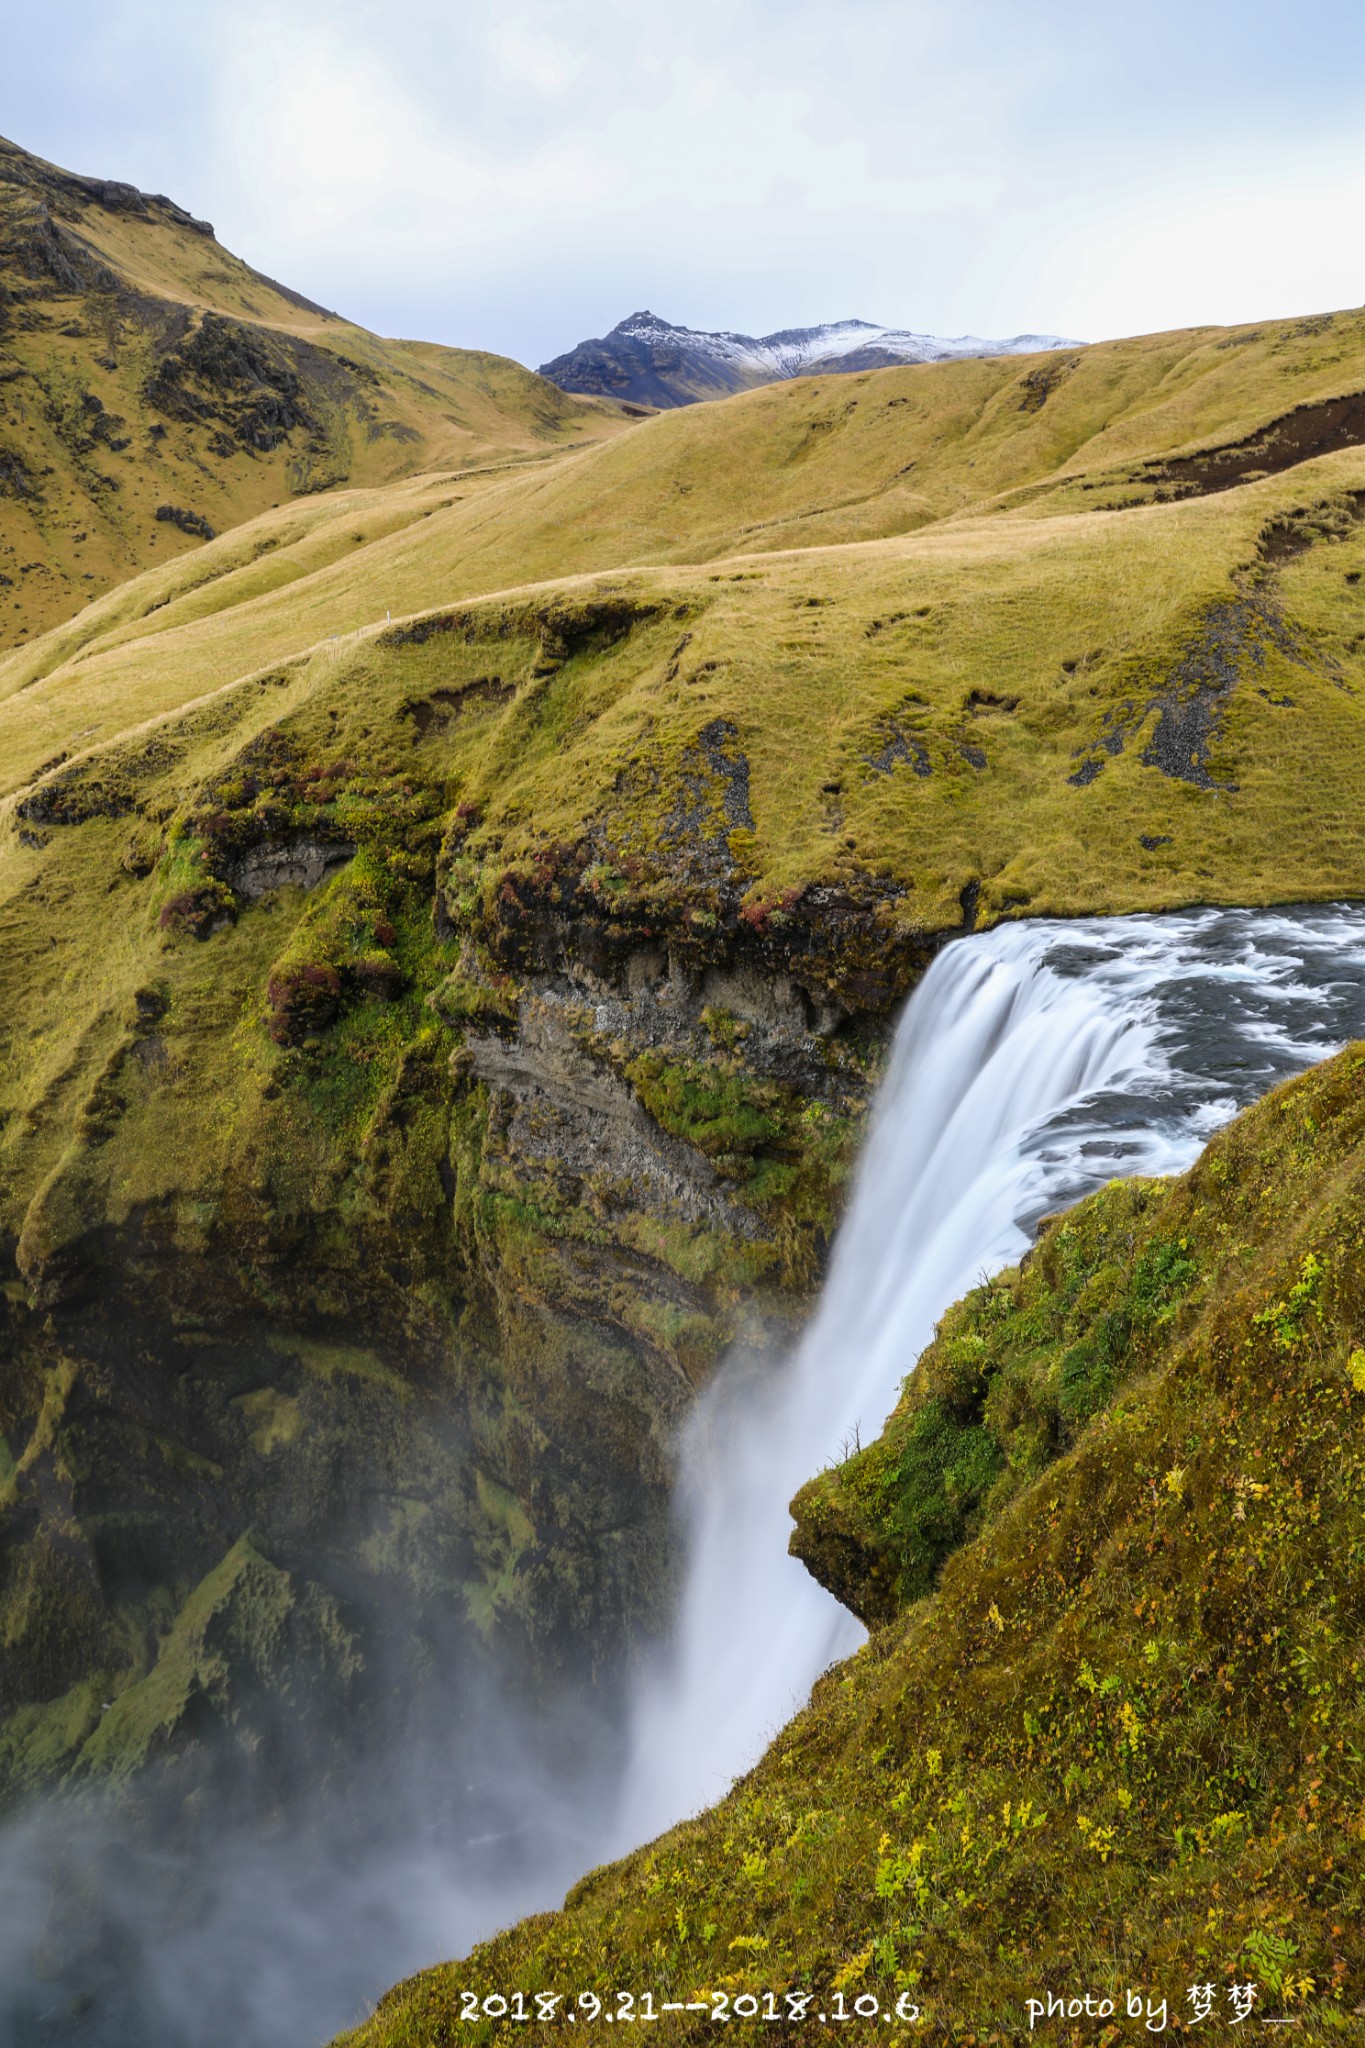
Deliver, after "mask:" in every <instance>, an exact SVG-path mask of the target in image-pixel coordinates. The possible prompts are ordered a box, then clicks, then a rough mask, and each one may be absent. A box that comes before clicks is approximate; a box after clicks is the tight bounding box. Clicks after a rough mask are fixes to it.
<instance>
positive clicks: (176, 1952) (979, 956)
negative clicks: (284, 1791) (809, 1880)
mask: <svg viewBox="0 0 1365 2048" xmlns="http://www.w3.org/2000/svg"><path fill="white" fill-rule="evenodd" d="M1358 1036H1365V909H1361V910H1357V909H1354V908H1335V907H1328V908H1314V909H1305V910H1297V909H1293V910H1282V911H1272V912H1264V911H1257V912H1250V911H1200V912H1190V913H1180V914H1171V915H1162V916H1139V917H1127V918H1114V919H1087V920H1076V921H1071V922H1067V923H1043V922H1019V923H1014V924H1010V925H1007V926H1003V927H1000V928H998V929H996V930H994V931H991V932H987V933H981V934H977V935H973V936H971V937H968V938H965V939H962V940H958V941H955V942H954V943H953V944H951V945H950V946H948V947H947V948H945V950H944V951H943V952H942V953H941V954H940V955H939V956H938V958H937V959H936V961H935V962H934V964H933V966H932V967H931V969H930V970H929V972H928V973H927V975H926V976H925V978H924V980H923V982H922V983H921V985H920V987H919V988H918V990H917V991H916V993H915V995H914V997H913V998H912V1000H911V1002H910V1003H909V1004H908V1005H907V1008H906V1011H905V1014H904V1016H903V1018H902V1019H901V1022H900V1024H899V1027H898V1029H897V1032H896V1035H895V1040H894V1043H893V1046H892V1049H891V1057H890V1061H889V1065H888V1070H887V1074H886V1078H885V1081H884V1083H883V1085H882V1088H881V1090H880V1093H879V1096H878V1100H877V1104H876V1107H875V1111H874V1115H873V1118H872V1123H871V1127H870V1130H869V1134H868V1140H867V1144H866V1147H865V1150H864V1156H863V1159H862V1162H861V1165H860V1167H859V1170H858V1174H857V1176H856V1179H855V1183H854V1187H853V1190H852V1194H851V1199H850V1203H849V1207H848V1212H847V1215H846V1218H845V1221H844V1224H843V1226H842V1228H841V1230H840V1232H839V1235H838V1239H837V1241H836V1244H835V1248H834V1253H833V1256H832V1260H831V1266H830V1272H829V1276H828V1280H827V1284H826V1286H825V1289H824V1292H823V1294H822V1297H821V1300H820V1303H819V1305H818V1308H817V1311H816V1313H815V1315H814V1317H813V1318H812V1321H811V1323H810V1326H809V1328H808V1330H807V1332H806V1334H805V1336H804V1338H803V1339H802V1340H801V1342H800V1344H799V1345H798V1346H797V1347H796V1348H795V1350H794V1351H793V1352H792V1354H791V1355H790V1356H788V1357H786V1358H784V1359H782V1360H780V1361H778V1362H777V1363H774V1362H773V1360H772V1358H771V1356H770V1355H769V1356H766V1357H758V1356H750V1355H736V1356H735V1357H733V1358H731V1359H729V1360H727V1361H726V1362H725V1364H724V1365H723V1367H722V1368H721V1370H720V1372H719V1373H718V1374H717V1376H716V1379H715V1381H714V1383H713V1385H712V1387H711V1389H710V1391H709V1392H708V1394H707V1395H706V1396H705V1397H704V1399H703V1400H702V1401H701V1403H700V1404H699V1406H698V1409H697V1411H696V1414H695V1416H694V1419H693V1421H692V1423H691V1425H690V1426H689V1429H688V1431H687V1434H686V1437H685V1440H684V1441H683V1443H682V1444H681V1446H680V1450H679V1470H680V1473H681V1475H682V1478H681V1482H680V1495H679V1504H680V1514H681V1516H682V1537H681V1540H682V1543H683V1547H684V1551H685V1559H686V1568H685V1574H684V1583H683V1593H682V1598H681V1602H680V1608H679V1616H678V1623H677V1629H676V1634H675V1638H674V1640H673V1642H672V1644H671V1645H670V1647H669V1649H668V1651H667V1653H666V1655H665V1656H664V1657H663V1658H662V1659H661V1660H660V1661H659V1662H658V1663H657V1664H656V1665H655V1666H654V1667H653V1668H652V1669H651V1670H650V1671H648V1672H647V1673H645V1674H644V1676H643V1678H642V1679H641V1680H640V1682H639V1684H638V1686H637V1688H636V1691H635V1693H634V1695H633V1701H632V1712H631V1717H630V1728H629V1737H630V1740H629V1746H628V1750H627V1752H626V1766H625V1770H624V1773H623V1781H622V1782H620V1783H618V1784H616V1785H613V1783H612V1782H611V1774H610V1770H609V1769H608V1770H607V1771H606V1772H604V1771H603V1769H602V1764H601V1749H602V1745H601V1742H600V1741H598V1742H596V1744H594V1741H593V1740H592V1739H591V1732H590V1731H589V1733H588V1734H585V1737H584V1739H583V1740H582V1741H581V1742H580V1741H578V1740H577V1738H576V1736H575V1734H574V1731H573V1730H572V1729H570V1728H567V1727H558V1728H556V1729H554V1731H553V1739H551V1740H542V1739H541V1737H540V1736H539V1735H533V1734H531V1733H530V1732H529V1731H528V1730H527V1729H525V1728H524V1727H522V1728H520V1729H519V1728H518V1727H517V1724H516V1720H515V1716H514V1715H513V1713H512V1710H511V1709H510V1708H509V1707H508V1706H507V1704H506V1702H503V1701H499V1700H496V1699H492V1698H490V1699H489V1700H488V1701H487V1702H486V1703H485V1705H484V1706H483V1707H482V1708H480V1709H477V1710H476V1708H475V1706H474V1705H473V1704H466V1706H465V1708H464V1710H463V1712H464V1718H463V1720H462V1721H461V1723H460V1724H459V1725H458V1726H456V1725H452V1728H451V1730H450V1740H449V1745H448V1747H447V1748H445V1749H438V1750H436V1751H434V1752H433V1753H431V1754H426V1755H423V1756H422V1757H420V1758H416V1759H412V1760H411V1761H410V1763H409V1762H406V1761H405V1760H402V1759H396V1758H393V1757H388V1758H386V1759H384V1760H383V1761H384V1768H383V1769H382V1770H379V1771H373V1770H369V1769H368V1767H367V1772H366V1773H362V1774H358V1776H357V1780H356V1783H355V1785H354V1786H353V1787H351V1788H350V1790H349V1793H348V1794H347V1798H346V1799H343V1800H342V1801H341V1802H340V1803H339V1805H336V1806H334V1809H333V1811H332V1812H331V1813H330V1814H329V1816H328V1819H327V1822H326V1824H325V1826H324V1825H321V1824H315V1821H314V1820H313V1819H312V1818H310V1817H309V1816H306V1815H305V1816H302V1817H301V1818H300V1820H299V1822H298V1824H296V1825H295V1826H293V1827H291V1828H290V1829H287V1830H286V1829H285V1828H283V1827H276V1828H274V1829H273V1830H272V1831H270V1832H269V1833H264V1832H255V1833H253V1832H252V1831H250V1830H232V1829H226V1830H223V1831H220V1832H217V1833H208V1834H205V1833H204V1832H202V1831H201V1833H200V1835H199V1836H198V1837H197V1838H194V1839H192V1840H191V1841H190V1842H189V1843H188V1844H187V1843H186V1842H185V1841H184V1840H183V1839H171V1840H167V1841H166V1842H164V1843H153V1844H151V1845H150V1846H148V1844H147V1843H146V1842H145V1840H144V1841H143V1842H141V1843H140V1844H137V1845H134V1844H132V1843H130V1842H128V1841H126V1840H125V1839H123V1838H122V1835H121V1832H120V1823H119V1822H118V1821H117V1819H115V1820H114V1821H108V1820H101V1819H100V1817H99V1816H97V1815H90V1814H86V1815H85V1816H83V1818H82V1819H81V1821H80V1823H79V1826H75V1825H73V1824H72V1823H71V1821H70V1817H69V1816H68V1815H66V1814H64V1813H63V1812H62V1811H61V1810H58V1809H49V1810H47V1811H44V1812H39V1813H37V1814H35V1815H32V1816H29V1817H28V1818H27V1819H26V1820H25V1821H24V1822H23V1823H22V1824H20V1825H16V1826H12V1827H11V1828H10V1829H9V1830H8V1831H7V1833H6V1834H5V1835H3V1836H0V2043H4V2044H6V2048H10V2044H12V2048H39V2044H42V2043H54V2044H55V2043H57V2042H62V2043H70V2044H72V2048H126V2044H127V2043H130V2042H132V2041H139V2042H143V2041H145V2042H146V2043H148V2044H149V2048H286V2044H288V2048H304V2044H306V2043H307V2042H309V2041H318V2042H321V2041H325V2040H326V2039H327V2038H328V2037H329V2036H330V2035H331V2034H332V2033H333V2032H335V2031H336V2030H338V2029H339V2028H340V2027H342V2026H343V2025H345V2024H347V2023H348V2022H349V2021H351V2020H352V2019H354V2018H355V2017H356V2014H357V2011H358V2009H359V2007H360V2004H361V2002H362V2001H363V2000H364V1999H365V1998H366V1997H373V1996H378V1995H379V1993H380V1992H381V1991H382V1990H384V1989H385V1988H386V1987H387V1985H388V1984H389V1983H391V1982H392V1981H393V1980H394V1979H395V1978H397V1977H399V1976H401V1975H403V1974H404V1973H405V1972H407V1971H409V1970H411V1969H414V1968H416V1967H418V1966H419V1965H421V1964H423V1963H426V1962H431V1961H435V1960H437V1959H438V1957H440V1956H442V1955H454V1954H458V1953H461V1952H463V1951H464V1950H465V1949H467V1948H468V1947H469V1946H470V1945H471V1944H472V1943H473V1942H475V1941H477V1940H478V1939H480V1938H481V1937H483V1936H485V1935H487V1934H490V1933H492V1932H493V1931H494V1930H495V1929H496V1928H497V1927H499V1926H501V1925H505V1924H506V1923H507V1922H508V1921H509V1920H511V1919H514V1918H516V1917H518V1916H520V1915H521V1914H523V1913H525V1912H528V1911H531V1910H534V1909H537V1908H540V1907H544V1906H546V1905H551V1904H554V1903H555V1902H556V1901H557V1900H558V1898H559V1897H560V1896H562V1893H563V1890H564V1888H565V1886H566V1885H567V1884H568V1883H569V1882H570V1881H572V1879H573V1878H574V1877H576V1876H577V1875H579V1874H580V1873H581V1872H582V1871H583V1870H585V1869H587V1868H589V1867H591V1866H592V1865H594V1864H596V1863H599V1862H601V1861H602V1860H603V1859H604V1858H605V1857H606V1856H608V1855H610V1854H614V1853H618V1852H620V1851H622V1850H624V1849H627V1848H629V1847H631V1846H633V1845H634V1844H635V1843H638V1842H640V1841H642V1840H645V1839H647V1838H648V1837H649V1836H650V1835H651V1834H653V1833H655V1832H657V1831H658V1830H660V1829H661V1828H663V1827H665V1826H667V1825H668V1824H669V1823H670V1822H671V1821H673V1820H675V1819H678V1818H680V1817H681V1816H683V1815H684V1814H687V1813H690V1812H693V1811H695V1810H697V1808H698V1807H700V1806H701V1805H703V1804H705V1803H707V1802H709V1801H710V1800H712V1799H714V1798H716V1797H718V1796H719V1795H721V1794H722V1793H723V1792H724V1791H725V1789H726V1788H727V1786H728V1784H729V1783H730V1781H731V1780H732V1779H733V1777H734V1776H735V1775H736V1774H737V1773H739V1772H740V1771H742V1770H743V1769H745V1768H746V1767H747V1766H748V1765H749V1764H751V1763H752V1762H753V1761H754V1760H755V1758H756V1757H757V1756H758V1754H759V1753H760V1751H761V1749H762V1747H763V1746H764V1744H765V1742H766V1741H767V1740H768V1739H769V1737H770V1736H771V1734H772V1733H773V1732H774V1730H775V1729H776V1728H777V1727H778V1726H779V1725H781V1723H782V1722H783V1721H785V1720H786V1719H787V1718H788V1717H789V1716H790V1714H791V1713H793V1712H794V1711H795V1710H796V1709H798V1708H799V1706H800V1705H801V1703H802V1702H803V1700H804V1698H805V1697H806V1694H807V1693H808V1691H809V1688H810V1685H811V1683H812V1682H813V1680H814V1679H815V1678H816V1677H817V1676H818V1674H819V1673H820V1671H821V1670H823V1669H824V1668H825V1667H826V1666H827V1665H828V1663H829V1662H830V1661H831V1660H832V1659H834V1658H836V1657H838V1656H840V1655H842V1654H845V1653H846V1652H848V1651H850V1650H852V1649H853V1648H854V1647H856V1645H857V1643H858V1642H859V1641H860V1639H861V1634H862V1631H861V1629H860V1628H859V1626H858V1624H856V1623H855V1622H854V1621H853V1620H852V1619H851V1617H849V1616H848V1615H847V1614H846V1613H845V1612H844V1611H843V1610H842V1609H841V1608H840V1607H839V1606H838V1605H837V1604H836V1603H835V1602H834V1601H833V1600H832V1599H831V1598H830V1597H829V1595H827V1594H826V1593H825V1592H824V1591H823V1590H822V1589H821V1588H820V1587H818V1586H817V1585H815V1584H814V1582H813V1581H812V1580H811V1579H810V1578H809V1577H808V1576H807V1574H806V1573H805V1571H804V1570H803V1569H802V1568H801V1567H800V1566H799V1565H798V1564H796V1563H794V1562H793V1561H792V1560H791V1559H790V1558H789V1557H788V1556H787V1549H786V1546H787V1537H788V1533H789V1528H790V1522H789V1518H788V1514H787V1503H788V1501H789V1499H790V1497H791V1495H792V1493H793V1492H794V1491H795V1490H796V1488H797V1487H798V1486H799V1485H800V1484H801V1483H802V1482H803V1481H804V1480H806V1479H807V1478H809V1477H810V1476H811V1475H812V1474H813V1473H814V1472H816V1471H817V1470H818V1469H820V1468H821V1467H822V1466H823V1465H825V1464H827V1463H828V1462H829V1461H830V1460H831V1459H833V1458H835V1457H837V1456H838V1455H839V1453H840V1451H841V1449H842V1448H844V1447H845V1446H846V1445H848V1444H850V1443H852V1442H854V1441H857V1440H858V1438H859V1437H861V1439H862V1441H864V1442H866V1441H868V1440H870V1438H871V1436H872V1435H874V1434H875V1433H876V1431H877V1429H878V1428H879V1427H880V1425H881V1423H882V1421H883V1419H884V1418H885V1416H886V1414H887V1412H888V1410H889V1409H890V1407H891V1406H892V1404H893V1403H894V1401H895V1399H896V1395H897V1393H898V1390H899V1387H900V1384H901V1382H902V1380H903V1378H904V1376H905V1374H906V1373H907V1372H909V1371H911V1370H912V1369H913V1367H914V1364H915V1360H916V1358H917V1356H918V1354H919V1352H920V1351H921V1350H922V1348H923V1346H924V1345H925V1344H926V1343H927V1342H928V1340H929V1338H930V1337H931V1335H932V1332H933V1328H934V1325H935V1322H936V1321H937V1319H938V1317H939V1316H940V1315H941V1314H942V1313H943V1311H944V1309H945V1308H946V1307H947V1306H948V1305H949V1304H950V1303H951V1302H952V1301H953V1300H955V1299H956V1298H957V1297H958V1296H959V1295H960V1294H962V1293H963V1292H964V1291H965V1290H966V1289H967V1288H969V1287H970V1286H972V1285H973V1284H974V1283H975V1282H976V1281H977V1280H978V1278H980V1277H981V1276H982V1275H983V1274H986V1273H991V1272H994V1271H998V1270H999V1269H1000V1268H1001V1267H1003V1266H1005V1265H1007V1264H1009V1263H1011V1262H1012V1261H1014V1260H1015V1259H1017V1258H1018V1257H1019V1255H1020V1254H1021V1253H1022V1252H1023V1251H1024V1250H1025V1249H1026V1247H1027V1245H1028V1243H1029V1241H1030V1238H1031V1236H1032V1234H1033V1232H1034V1231H1035V1230H1036V1227H1037V1224H1038V1221H1039V1219H1040V1218H1041V1217H1042V1216H1043V1215H1045V1214H1047V1213H1049V1212H1050V1211H1054V1210H1056V1209H1059V1208H1061V1207H1064V1206H1065V1205H1066V1204H1068V1203H1070V1202H1072V1201H1074V1200H1076V1199H1078V1198H1079V1197H1080V1196H1082V1195H1084V1194H1085V1193H1087V1192H1088V1191H1090V1190H1091V1189H1093V1188H1094V1187H1096V1186H1098V1185H1100V1184H1102V1183H1103V1182H1104V1181H1106V1180H1108V1179H1110V1178H1112V1177H1114V1176H1115V1175H1132V1174H1153V1173H1170V1172H1175V1171H1179V1170H1181V1169H1183V1168H1184V1167H1185V1166H1187V1165H1188V1164H1189V1163H1190V1162H1191V1161H1192V1160H1193V1158H1194V1157H1195V1156H1196V1155H1197V1153H1198V1151H1199V1149H1200V1147H1201V1146H1202V1144H1203V1142H1204V1141H1205V1139H1206V1138H1207V1136H1208V1135H1209V1134H1210V1132H1212V1131H1213V1130H1214V1129H1216V1128H1217V1127H1218V1126H1219V1125H1220V1124H1222V1123H1223V1122H1225V1121H1226V1120H1227V1119H1228V1118H1229V1117H1231V1116H1232V1115H1233V1114H1234V1113H1235V1112H1236V1110H1237V1109H1238V1108H1240V1107H1242V1106H1244V1105H1245V1104H1247V1103H1249V1102H1251V1101H1253V1100H1255V1099H1256V1098H1257V1097H1259V1096H1261V1095H1263V1094H1264V1093H1265V1092H1266V1091H1267V1090H1268V1089H1269V1088H1271V1087H1273V1086H1274V1085H1275V1084H1276V1083H1277V1082H1278V1081H1280V1080H1282V1079H1284V1078H1286V1077H1287V1076H1289V1075H1290V1074H1293V1073H1296V1072H1298V1071H1300V1070H1301V1069H1302V1068H1304V1067H1306V1066H1308V1065H1309V1064H1311V1063H1312V1062H1314V1061H1316V1060H1318V1059H1321V1058H1323V1057H1325V1056H1326V1055H1327V1054H1329V1053H1330V1052H1332V1051H1333V1050H1334V1049H1335V1048H1336V1047H1337V1046H1339V1045H1341V1044H1343V1043H1345V1042H1346V1041H1348V1040H1349V1039H1351V1038H1353V1037H1358ZM621 1683H624V1681H621ZM564 1718H565V1719H566V1720H567V1715H566V1716H565V1717H564ZM476 1721H477V1723H478V1725H476ZM598 1732H599V1735H600V1731H598ZM594 1752H595V1758H596V1760H595V1761H594V1762H592V1763H589V1761H588V1758H589V1757H590V1756H592V1755H594ZM575 1758H576V1759H578V1761H577V1762H574V1761H572V1759H575ZM442 1774H443V1776H442ZM445 1779H448V1780H449V1783H448V1784H447V1783H445V1782H444V1780H445ZM458 1780H464V1781H472V1780H477V1781H478V1782H477V1783H473V1782H466V1783H464V1785H463V1787H461V1785H460V1784H459V1783H457V1781H458ZM438 1781H439V1782H438ZM395 1788H397V1789H395ZM456 1794H459V1796H455V1795H456ZM465 1795H468V1796H465ZM347 1799H348V1800H349V1805H348V1804H347ZM54 1871H57V1872H59V1873H64V1878H63V1883H64V1890H62V1893H61V1896H62V1898H63V1899H64V1901H65V1904H64V1906H63V1910H62V1915H61V1916H54V1906H53V1899H54V1896H56V1893H55V1891H54ZM87 1896H91V1897H93V1896H98V1897H99V1900H100V1912H99V1914H98V1915H93V1914H92V1916H91V1922H90V1925H89V1927H82V1926H79V1925H76V1924H75V1923H74V1922H73V1918H72V1910H73V1908H72V1902H73V1901H75V1902H76V1904H77V1905H79V1902H80V1900H81V1899H82V1898H84V1897H87Z"/></svg>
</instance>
